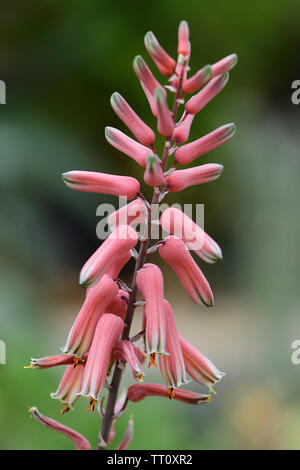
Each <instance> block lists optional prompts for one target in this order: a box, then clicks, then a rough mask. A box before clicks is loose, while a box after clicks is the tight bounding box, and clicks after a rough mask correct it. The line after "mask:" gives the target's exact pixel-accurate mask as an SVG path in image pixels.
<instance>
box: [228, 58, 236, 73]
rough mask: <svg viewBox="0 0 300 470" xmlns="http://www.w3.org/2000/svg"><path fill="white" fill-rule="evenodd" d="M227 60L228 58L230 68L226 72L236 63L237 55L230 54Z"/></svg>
mask: <svg viewBox="0 0 300 470" xmlns="http://www.w3.org/2000/svg"><path fill="white" fill-rule="evenodd" d="M229 58H230V68H229V69H228V70H231V69H233V67H235V66H236V64H237V63H238V55H237V54H231V55H230V56H229Z"/></svg>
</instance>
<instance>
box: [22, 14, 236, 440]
mask: <svg viewBox="0 0 300 470" xmlns="http://www.w3.org/2000/svg"><path fill="white" fill-rule="evenodd" d="M145 46H146V49H147V51H148V53H149V55H150V57H151V58H152V59H153V62H154V64H155V65H156V67H157V68H158V70H159V72H160V73H161V74H163V75H164V76H165V77H167V78H168V81H169V83H168V84H166V85H164V86H163V85H161V84H160V83H159V82H158V80H157V79H156V78H155V76H154V75H153V73H152V71H151V70H150V68H149V67H148V65H147V64H146V62H145V61H144V59H143V58H142V57H141V56H137V57H136V58H135V59H134V62H133V68H134V71H135V73H136V75H137V77H138V79H139V81H140V84H141V86H142V89H143V90H144V92H145V95H146V98H147V100H148V102H149V105H150V108H151V110H152V113H153V114H154V116H155V117H156V119H157V131H158V133H159V134H160V135H161V136H163V137H164V138H165V145H164V150H163V153H162V155H161V158H160V157H159V155H158V154H157V151H156V143H155V140H156V134H155V132H153V130H152V129H151V128H150V127H149V126H148V125H147V124H146V123H145V122H144V121H143V120H142V119H141V118H140V117H139V116H138V115H137V114H136V112H135V111H134V110H133V109H132V107H131V106H130V105H129V104H128V103H127V101H126V100H125V98H123V97H122V96H121V95H120V94H119V93H117V92H115V93H113V95H112V97H111V105H112V108H113V110H114V111H115V113H116V114H117V115H118V117H119V118H120V119H121V120H122V121H123V123H124V124H125V125H126V126H127V128H128V129H129V131H131V133H132V134H133V137H129V136H127V135H126V134H124V133H123V132H122V131H120V130H118V129H115V128H112V127H107V128H106V129H105V137H106V139H107V140H108V142H109V143H110V144H111V145H112V146H113V147H115V148H116V149H118V150H119V151H121V152H122V153H123V154H125V155H127V156H129V157H131V158H132V159H134V160H135V161H136V162H137V163H138V164H139V165H140V166H141V167H142V168H143V172H144V181H145V183H146V184H147V185H149V186H152V187H154V192H153V198H152V201H151V202H149V201H147V200H146V198H145V197H144V196H143V194H142V193H141V188H140V183H139V181H138V180H137V179H135V178H132V177H130V176H117V175H109V174H104V173H97V172H90V171H70V172H67V173H64V174H63V181H64V182H65V184H66V185H67V186H69V187H70V188H72V189H75V190H78V191H84V192H94V193H103V194H112V195H114V196H118V197H119V196H122V197H126V198H127V199H129V200H131V202H130V203H129V204H128V205H127V206H125V207H122V208H121V209H120V210H117V211H115V212H114V213H113V214H111V215H110V216H109V218H108V225H109V227H110V230H111V233H110V235H109V236H108V238H107V239H106V240H105V241H104V242H103V243H102V244H101V245H100V247H99V248H98V249H97V250H96V252H95V253H94V254H92V255H91V257H90V258H89V259H88V260H87V261H86V263H85V264H84V266H83V267H82V269H81V272H80V276H79V283H80V285H82V286H83V287H84V288H85V289H86V295H85V299H84V302H83V305H82V307H81V309H80V311H79V313H78V315H77V317H76V318H75V320H74V323H73V326H72V327H71V329H70V333H69V335H68V337H67V340H66V344H65V346H64V348H63V349H62V354H59V355H57V356H50V357H49V356H48V357H44V358H40V359H32V360H31V365H30V366H28V367H30V368H38V369H46V368H49V367H55V366H60V365H64V366H66V370H65V372H64V374H63V376H62V379H61V382H60V384H59V386H58V389H57V391H56V392H55V393H53V394H51V396H52V397H53V398H56V399H58V400H60V401H61V402H62V403H63V405H64V408H63V410H62V413H65V412H66V411H69V410H70V409H71V408H72V407H73V405H74V403H75V401H76V400H77V399H78V398H79V397H80V396H83V397H87V398H88V399H89V406H88V410H94V408H95V405H96V403H97V402H98V405H99V406H98V407H97V408H99V413H100V415H101V417H102V428H101V431H100V440H99V446H98V447H99V448H101V449H104V448H106V447H107V445H109V444H110V443H111V442H112V441H113V439H114V437H115V436H114V434H115V431H114V422H115V420H116V419H117V418H119V417H120V416H121V415H122V414H123V413H124V411H125V409H126V407H127V405H128V403H129V402H138V401H141V400H143V399H144V398H146V397H149V396H159V397H166V398H169V399H174V400H179V401H182V402H185V403H190V404H203V403H207V402H209V401H210V400H211V395H210V392H211V391H212V392H213V393H215V392H214V389H213V386H214V385H215V383H216V382H218V381H220V379H221V378H222V376H223V375H224V374H223V373H222V372H220V371H219V370H218V369H217V368H216V367H215V365H214V364H213V363H212V362H211V361H210V360H209V359H208V358H207V357H205V356H204V355H203V354H202V353H201V352H200V351H199V350H198V349H197V348H196V347H194V346H193V345H192V344H191V343H190V342H189V341H188V340H187V339H186V338H184V337H183V336H182V335H181V334H180V333H179V332H178V330H177V327H176V322H175V316H174V313H173V310H172V307H171V305H170V303H169V302H168V301H167V300H166V299H165V294H164V279H163V274H162V271H161V269H160V268H159V267H158V266H157V265H156V264H153V263H150V262H148V260H147V262H146V258H147V256H148V255H150V254H151V253H153V252H154V251H156V250H158V252H159V254H160V257H161V258H162V259H163V260H164V261H165V262H166V263H167V264H169V265H170V266H171V268H172V269H173V270H174V271H175V273H176V275H177V276H178V279H179V281H180V282H181V284H182V286H183V287H184V289H185V290H186V292H187V294H188V295H189V297H190V298H191V299H192V300H193V301H194V302H195V303H196V304H202V305H204V306H207V307H210V306H212V305H213V303H214V298H213V293H212V290H211V288H210V285H209V283H208V281H207V279H206V277H205V275H204V274H203V272H202V270H201V269H200V267H199V266H198V264H197V263H196V261H195V259H194V257H193V256H192V254H191V251H193V252H194V253H195V255H196V256H198V257H199V258H200V259H201V260H203V261H205V262H207V263H215V262H216V261H218V260H220V259H222V251H221V249H220V247H219V245H218V244H217V243H216V242H215V241H214V240H213V239H212V238H211V237H210V236H209V235H208V234H207V233H206V232H204V230H203V229H202V228H201V227H200V226H198V225H197V224H195V223H194V222H193V220H192V219H190V218H189V217H188V216H187V215H185V214H184V213H183V212H182V211H180V210H179V209H175V208H169V209H167V210H165V211H164V212H163V214H162V216H161V218H160V220H159V221H156V220H151V218H152V211H151V208H152V206H153V205H154V204H158V203H159V202H160V200H161V199H162V197H163V196H165V195H166V194H167V192H168V191H173V192H178V191H181V190H183V189H184V188H187V187H190V186H193V185H198V184H203V183H207V182H211V181H214V180H216V179H217V178H218V177H219V176H220V174H221V173H222V170H223V166H222V165H219V164H214V163H208V164H203V165H199V166H195V167H193V168H186V169H177V165H178V164H179V165H186V164H188V163H191V162H193V161H194V160H196V159H197V158H198V157H200V156H202V155H203V154H205V153H207V152H209V151H210V150H212V149H215V148H216V147H218V146H220V145H221V144H223V143H225V142H227V141H228V140H229V139H231V137H232V136H233V135H234V132H235V125H234V124H225V125H223V126H221V127H219V128H218V129H216V130H214V131H212V132H210V133H209V134H208V135H205V136H202V137H200V138H199V139H197V140H195V141H193V142H191V143H187V144H185V142H186V141H187V139H188V137H189V133H190V128H191V125H192V123H193V120H194V118H195V116H196V114H197V113H198V112H199V111H200V110H202V109H203V108H204V106H206V105H207V104H208V103H209V102H210V101H211V100H212V98H214V97H215V96H216V95H217V94H218V93H220V92H221V90H222V89H223V88H224V87H225V85H226V83H227V82H228V78H229V73H228V72H229V70H230V69H232V68H233V66H234V65H235V64H236V62H237V57H236V55H235V54H232V55H230V56H228V57H225V58H224V59H222V60H220V61H218V62H216V63H214V64H213V65H206V66H205V67H203V68H201V69H200V70H199V71H197V72H196V73H195V74H194V75H193V76H191V77H188V71H189V60H190V55H191V45H190V41H189V27H188V24H187V22H186V21H182V22H181V23H180V25H179V31H178V59H177V61H175V60H174V59H173V58H172V57H171V56H170V55H169V54H168V53H167V52H166V51H165V50H164V49H163V48H162V46H161V45H160V44H159V42H158V40H157V39H156V37H155V36H154V34H153V33H152V32H148V33H147V34H146V36H145ZM167 90H169V91H170V92H171V94H172V93H174V103H173V107H172V109H170V108H169V105H168V100H167ZM192 93H196V94H194V95H193V96H192V97H190V98H188V100H187V101H185V97H186V95H189V94H192ZM181 105H184V109H183V112H182V115H181V117H180V118H179V120H178V121H177V114H178V110H179V108H180V106H181ZM181 144H183V145H181ZM153 222H154V223H155V222H156V223H159V224H160V226H161V228H162V230H163V232H164V233H167V236H166V237H165V238H163V239H162V240H160V241H158V242H155V243H152V246H150V244H151V239H150V233H149V231H148V233H147V234H146V236H145V235H143V236H142V237H141V236H139V234H138V232H137V224H139V223H145V224H146V225H147V226H148V228H149V227H151V223H153ZM138 245H139V248H137V246H138ZM132 256H133V257H134V258H135V260H136V264H135V269H134V272H133V277H132V282H131V286H130V287H128V286H127V285H126V283H125V282H124V281H122V280H121V279H120V278H119V273H120V271H121V270H122V268H123V267H124V266H125V264H126V263H127V262H128V261H129V259H130V258H131V257H132ZM138 293H140V295H141V298H142V299H141V300H138V298H137V295H138ZM139 305H141V306H142V307H143V324H142V325H141V330H140V332H139V333H137V334H135V335H133V336H130V327H131V322H132V318H133V314H134V311H135V308H136V307H138V306H139ZM139 340H141V344H140V345H138V344H137V341H139ZM145 361H146V362H148V368H149V367H151V366H152V365H153V366H155V367H159V368H160V371H161V377H162V383H160V384H154V383H148V382H146V383H141V382H143V379H144V375H145V372H144V371H143V363H144V362H145ZM126 364H127V365H128V366H129V369H130V372H131V375H132V379H133V380H134V381H136V382H137V383H136V384H133V385H130V386H129V388H128V390H127V392H126V393H125V395H121V396H120V397H119V399H118V392H119V385H120V381H121V376H122V373H123V370H124V369H125V367H126ZM110 376H112V379H111V381H110V382H109V380H110V379H109V377H110ZM192 379H193V380H195V381H196V382H198V383H199V384H200V385H201V386H204V387H206V388H207V389H208V392H207V393H195V392H192V391H188V390H186V388H185V384H186V383H188V382H190V380H192ZM106 388H107V389H108V400H107V405H106V408H105V409H104V404H103V396H104V392H105V389H106ZM30 412H31V414H32V416H34V417H35V418H36V419H37V420H38V421H39V422H41V423H43V424H44V425H46V426H48V427H50V428H51V429H54V430H57V431H60V432H62V433H63V434H65V435H68V436H69V437H70V438H71V439H72V440H73V442H74V443H75V446H76V448H77V449H89V448H90V445H89V443H88V442H87V441H86V439H85V438H84V437H83V436H81V435H79V434H78V433H77V432H76V431H73V430H71V429H69V428H67V427H65V426H64V425H62V424H60V423H58V422H56V421H54V420H52V419H51V418H47V417H46V416H43V415H41V414H40V413H39V411H38V410H37V408H35V407H33V408H31V409H30ZM132 434H133V420H132V418H130V420H129V423H128V428H127V430H126V432H125V435H124V437H123V439H122V441H121V443H120V444H119V446H118V447H117V448H118V449H125V448H126V447H127V446H128V445H129V443H130V440H131V438H132Z"/></svg>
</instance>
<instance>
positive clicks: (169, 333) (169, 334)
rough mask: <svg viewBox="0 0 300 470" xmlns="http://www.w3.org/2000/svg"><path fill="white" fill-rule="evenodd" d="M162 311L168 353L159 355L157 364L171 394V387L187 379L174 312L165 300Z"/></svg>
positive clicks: (178, 385)
mask: <svg viewBox="0 0 300 470" xmlns="http://www.w3.org/2000/svg"><path fill="white" fill-rule="evenodd" d="M164 311H165V316H166V350H167V351H168V353H169V354H168V355H167V354H164V355H163V356H161V357H159V366H160V370H161V374H162V376H163V378H164V380H165V383H166V385H167V387H168V390H169V393H170V395H171V396H172V394H173V388H174V387H180V385H182V384H184V383H187V382H188V380H187V378H186V375H185V366H184V360H183V355H182V351H181V346H180V342H179V337H178V332H177V328H176V324H175V319H174V314H173V311H172V308H171V305H170V304H169V302H167V300H165V301H164Z"/></svg>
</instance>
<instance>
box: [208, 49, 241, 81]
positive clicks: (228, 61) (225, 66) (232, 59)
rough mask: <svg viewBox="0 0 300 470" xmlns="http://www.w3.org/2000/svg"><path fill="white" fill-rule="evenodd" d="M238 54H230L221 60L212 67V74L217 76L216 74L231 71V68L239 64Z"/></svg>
mask: <svg viewBox="0 0 300 470" xmlns="http://www.w3.org/2000/svg"><path fill="white" fill-rule="evenodd" d="M237 61H238V56H237V55H236V54H230V55H228V56H226V57H224V59H221V60H219V61H218V62H216V63H215V64H213V65H212V66H211V67H212V76H213V77H215V76H216V75H221V74H223V73H225V72H229V70H231V69H233V67H235V65H236V64H237Z"/></svg>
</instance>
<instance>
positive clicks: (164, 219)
mask: <svg viewBox="0 0 300 470" xmlns="http://www.w3.org/2000/svg"><path fill="white" fill-rule="evenodd" d="M160 224H161V226H162V228H163V229H164V231H165V232H168V233H171V234H172V235H175V236H176V237H178V238H180V239H181V240H183V241H184V242H185V243H186V244H187V246H188V247H189V248H190V249H191V250H194V251H195V253H196V254H197V255H198V256H199V257H200V258H201V259H203V260H204V261H206V262H207V263H215V262H216V261H219V260H220V259H222V250H221V248H220V247H219V245H218V244H217V243H216V242H215V241H214V240H213V239H212V238H211V237H210V236H209V235H207V233H205V232H204V230H203V229H202V228H201V227H199V225H197V224H195V222H194V221H193V220H192V219H190V217H188V216H187V215H186V214H184V212H182V211H181V210H180V209H176V208H175V207H170V208H169V209H166V210H165V211H164V212H163V214H162V216H161V218H160Z"/></svg>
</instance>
